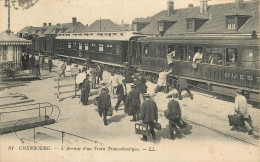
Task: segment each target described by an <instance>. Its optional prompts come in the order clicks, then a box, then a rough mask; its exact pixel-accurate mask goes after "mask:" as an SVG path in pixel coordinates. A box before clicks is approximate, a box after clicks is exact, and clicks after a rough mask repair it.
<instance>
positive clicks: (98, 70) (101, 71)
mask: <svg viewBox="0 0 260 162" xmlns="http://www.w3.org/2000/svg"><path fill="white" fill-rule="evenodd" d="M96 73H97V84H99V80H100V81H102V80H103V77H102V75H103V68H102V67H101V66H100V65H97V67H96Z"/></svg>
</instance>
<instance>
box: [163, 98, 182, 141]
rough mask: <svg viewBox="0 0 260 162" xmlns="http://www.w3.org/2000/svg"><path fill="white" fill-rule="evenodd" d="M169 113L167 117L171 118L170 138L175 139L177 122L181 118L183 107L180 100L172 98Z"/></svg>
mask: <svg viewBox="0 0 260 162" xmlns="http://www.w3.org/2000/svg"><path fill="white" fill-rule="evenodd" d="M167 110H168V114H167V115H166V118H167V119H169V136H168V138H169V139H174V134H173V131H174V130H175V132H177V126H176V124H177V123H179V121H180V120H181V108H180V104H179V102H178V101H176V100H174V99H172V100H171V101H170V102H169V103H168V109H167Z"/></svg>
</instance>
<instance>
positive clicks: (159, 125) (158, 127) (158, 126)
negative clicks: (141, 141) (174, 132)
mask: <svg viewBox="0 0 260 162" xmlns="http://www.w3.org/2000/svg"><path fill="white" fill-rule="evenodd" d="M153 125H154V129H156V130H161V129H162V126H161V124H160V123H158V122H156V123H154V124H153Z"/></svg>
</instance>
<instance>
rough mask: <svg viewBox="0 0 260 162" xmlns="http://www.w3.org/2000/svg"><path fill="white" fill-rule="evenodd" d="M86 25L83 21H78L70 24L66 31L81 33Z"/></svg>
mask: <svg viewBox="0 0 260 162" xmlns="http://www.w3.org/2000/svg"><path fill="white" fill-rule="evenodd" d="M85 28H86V26H85V25H83V24H82V23H81V22H77V24H76V25H75V26H72V25H71V26H70V27H69V28H68V29H67V30H66V31H65V33H81V32H82V31H83V30H85Z"/></svg>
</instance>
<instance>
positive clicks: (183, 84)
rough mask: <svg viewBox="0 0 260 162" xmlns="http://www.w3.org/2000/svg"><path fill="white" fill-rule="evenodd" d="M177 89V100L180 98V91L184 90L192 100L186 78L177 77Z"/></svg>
mask: <svg viewBox="0 0 260 162" xmlns="http://www.w3.org/2000/svg"><path fill="white" fill-rule="evenodd" d="M177 90H178V96H179V100H182V96H181V92H182V91H184V90H186V91H187V92H188V94H189V96H190V98H191V99H192V100H193V96H192V94H191V92H190V89H189V85H188V82H187V80H186V79H184V78H182V77H180V76H179V77H178V81H177Z"/></svg>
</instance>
